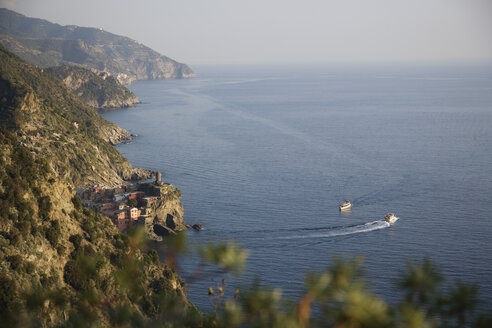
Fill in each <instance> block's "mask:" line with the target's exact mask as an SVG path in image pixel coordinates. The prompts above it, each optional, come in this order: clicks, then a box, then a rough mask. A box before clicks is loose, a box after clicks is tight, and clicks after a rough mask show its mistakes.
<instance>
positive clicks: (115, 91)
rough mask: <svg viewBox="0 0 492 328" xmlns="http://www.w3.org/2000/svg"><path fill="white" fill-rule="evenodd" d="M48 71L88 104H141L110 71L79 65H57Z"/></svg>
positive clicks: (107, 106)
mask: <svg viewBox="0 0 492 328" xmlns="http://www.w3.org/2000/svg"><path fill="white" fill-rule="evenodd" d="M46 72H47V73H49V74H51V75H53V76H54V77H55V78H57V79H59V80H60V81H62V82H63V83H64V84H65V86H66V87H67V88H68V89H70V90H71V91H72V92H73V93H74V94H75V95H77V96H78V97H80V99H82V100H83V101H84V102H85V103H86V104H87V105H89V106H91V107H94V108H98V109H105V110H107V109H115V108H125V107H131V106H134V105H136V104H139V103H140V101H139V100H138V98H137V97H136V96H135V95H134V94H133V92H131V91H130V90H128V89H127V88H126V87H125V86H124V85H122V84H121V83H120V82H119V81H118V80H117V79H116V78H115V77H114V76H112V75H111V74H110V73H109V72H102V71H96V70H94V71H90V70H88V69H85V68H83V67H79V66H55V67H49V68H47V69H46Z"/></svg>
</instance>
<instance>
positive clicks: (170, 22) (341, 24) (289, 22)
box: [0, 0, 492, 66]
mask: <svg viewBox="0 0 492 328" xmlns="http://www.w3.org/2000/svg"><path fill="white" fill-rule="evenodd" d="M0 6H1V7H6V8H9V9H11V10H14V11H17V12H19V13H21V14H23V15H26V16H29V17H35V18H41V19H46V20H48V21H51V22H53V23H58V24H61V25H79V26H87V27H101V28H103V29H104V30H106V31H108V32H111V33H114V34H119V35H124V36H128V37H130V38H132V39H134V40H136V41H138V42H140V43H142V44H145V45H146V46H149V47H150V48H152V49H154V50H156V51H158V52H160V53H162V54H164V55H166V56H169V57H171V58H173V59H175V60H177V61H179V62H183V63H186V64H189V65H190V66H194V65H199V66H203V65H217V64H229V65H232V64H242V65H251V64H273V63H275V64H279V65H285V64H300V63H304V64H328V65H329V64H339V63H346V64H350V63H353V64H361V63H368V64H397V63H415V64H417V63H443V64H446V63H455V62H487V63H492V42H491V40H492V19H491V18H492V1H489V0H476V1H463V0H434V1H422V0H418V1H403V0H395V1H391V2H389V1H381V0H378V1H371V2H367V1H362V0H350V1H345V2H342V3H339V2H325V1H318V0H312V1H305V2H300V1H278V0H272V1H268V2H261V1H258V0H251V1H247V2H240V1H225V0H210V1H206V2H205V1H200V0H187V1H177V0H172V1H162V2H158V3H156V2H152V1H149V0H147V1H140V2H133V1H126V0H124V1H117V0H107V1H95V0H87V1H84V2H77V1H73V0H65V1H63V0H44V1H35V0H0Z"/></svg>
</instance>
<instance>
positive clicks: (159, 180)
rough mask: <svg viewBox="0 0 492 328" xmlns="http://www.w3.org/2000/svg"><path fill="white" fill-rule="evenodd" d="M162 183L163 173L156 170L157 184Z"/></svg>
mask: <svg viewBox="0 0 492 328" xmlns="http://www.w3.org/2000/svg"><path fill="white" fill-rule="evenodd" d="M161 183H162V174H161V172H156V174H155V184H158V185H160V184H161Z"/></svg>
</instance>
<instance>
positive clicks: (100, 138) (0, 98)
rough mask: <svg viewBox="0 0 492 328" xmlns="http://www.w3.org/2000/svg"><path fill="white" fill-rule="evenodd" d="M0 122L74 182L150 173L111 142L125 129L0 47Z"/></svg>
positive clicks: (111, 181) (111, 182)
mask: <svg viewBox="0 0 492 328" xmlns="http://www.w3.org/2000/svg"><path fill="white" fill-rule="evenodd" d="M0 126H1V127H2V129H3V128H8V129H10V130H12V131H14V132H15V133H16V134H17V135H18V137H19V139H20V141H21V142H22V144H23V145H25V146H26V147H28V148H29V150H30V151H31V152H33V153H35V154H48V155H49V158H50V165H51V166H52V167H53V169H54V170H55V171H56V172H57V173H58V175H59V176H60V177H62V178H64V179H66V180H67V182H70V183H72V184H74V185H76V186H89V185H91V184H93V183H99V184H101V185H103V186H116V185H120V184H121V183H123V181H124V180H127V179H132V178H146V177H150V176H151V175H152V172H149V171H145V170H142V169H136V168H133V167H132V166H131V165H130V163H128V161H127V160H126V159H125V158H124V157H123V156H121V154H120V153H119V152H118V151H117V150H116V149H114V148H113V147H112V146H111V144H117V143H119V142H121V141H122V140H125V139H128V138H129V137H130V136H129V134H128V132H126V131H125V130H123V129H121V128H120V127H118V126H117V125H115V124H113V123H110V122H108V121H106V120H105V119H103V118H102V117H101V116H100V115H99V114H98V113H97V111H96V110H95V109H93V108H91V107H89V106H87V105H86V104H84V103H83V102H82V101H81V100H80V99H79V98H77V97H76V96H75V95H73V93H72V92H70V91H69V90H68V89H66V88H65V87H64V85H63V84H62V83H61V82H60V81H58V80H57V79H55V78H53V77H52V76H50V75H48V74H46V73H44V72H43V71H42V69H39V68H37V67H35V66H33V65H31V64H29V63H27V62H25V61H23V60H21V59H20V58H19V57H18V56H17V55H15V54H12V53H11V52H10V51H8V50H7V49H5V47H3V46H1V45H0ZM110 143H111V144H110Z"/></svg>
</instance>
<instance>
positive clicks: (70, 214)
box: [0, 45, 200, 327]
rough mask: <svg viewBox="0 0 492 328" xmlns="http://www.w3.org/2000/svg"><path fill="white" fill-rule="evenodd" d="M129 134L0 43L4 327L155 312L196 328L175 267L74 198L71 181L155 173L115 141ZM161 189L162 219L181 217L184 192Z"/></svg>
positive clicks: (102, 322)
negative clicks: (121, 151) (138, 164)
mask: <svg viewBox="0 0 492 328" xmlns="http://www.w3.org/2000/svg"><path fill="white" fill-rule="evenodd" d="M127 137H128V133H127V132H126V131H124V130H122V129H121V128H119V127H118V126H116V125H114V124H112V123H110V122H108V121H106V120H104V119H103V118H102V117H101V116H100V115H99V114H98V113H97V111H96V110H94V109H93V108H91V107H89V106H87V105H86V104H84V103H82V101H81V100H80V99H79V98H77V97H76V96H74V95H73V94H72V93H71V92H70V91H69V90H68V89H67V88H66V87H65V86H64V85H63V84H62V83H61V82H60V81H58V80H56V79H55V78H53V77H51V76H50V75H48V74H47V73H45V72H43V70H42V69H40V68H38V67H35V66H33V65H31V64H29V63H27V62H25V61H23V60H21V59H20V58H19V57H18V56H17V55H15V54H13V53H11V52H10V51H8V50H7V49H6V48H5V47H3V46H1V45H0V322H2V325H5V326H6V327H17V326H18V327H28V326H42V327H45V326H67V327H71V326H87V327H96V326H97V327H106V326H122V325H131V326H133V325H135V326H138V325H142V323H144V322H146V323H147V324H146V325H148V326H151V325H152V324H153V322H154V321H153V320H156V319H155V318H154V316H155V314H156V313H157V311H159V313H166V318H165V319H159V320H160V322H161V323H162V322H166V321H172V322H174V321H175V320H174V319H173V317H174V316H177V318H186V320H187V322H188V323H186V324H185V323H181V322H180V323H177V324H176V326H179V327H184V326H188V327H194V326H197V322H199V320H200V316H199V314H198V312H197V311H196V310H195V308H194V306H193V305H192V304H190V303H188V301H187V299H186V295H185V290H184V282H183V280H182V279H181V278H180V277H179V276H178V275H177V274H176V272H175V271H174V270H173V268H171V267H169V266H167V265H165V264H162V263H161V262H159V258H158V256H157V254H156V253H155V251H141V250H140V246H142V245H141V242H142V236H141V235H140V234H138V232H135V233H132V232H130V233H129V234H120V233H119V232H118V231H117V229H116V228H115V227H114V226H113V224H112V222H111V221H110V220H109V219H108V218H107V217H105V216H102V215H100V214H98V213H95V212H93V211H91V210H89V209H87V208H85V207H83V206H81V204H82V202H81V200H80V198H78V197H77V196H76V195H75V192H74V189H75V188H74V186H89V185H91V184H93V183H97V184H100V185H102V186H104V185H106V186H118V185H121V184H123V183H125V182H126V181H125V180H127V179H136V178H145V177H149V176H151V175H152V174H153V172H150V171H148V170H143V169H136V168H133V167H132V166H131V165H130V164H129V163H128V161H126V159H125V158H123V157H122V156H121V154H119V153H118V151H117V150H116V149H114V147H112V146H111V144H110V142H111V143H113V144H115V143H117V142H119V141H120V140H122V139H125V138H127ZM165 195H166V197H164V198H162V199H161V201H160V202H159V203H158V204H156V208H155V211H156V213H159V214H158V215H156V220H159V219H160V218H162V217H164V216H165V217H166V218H167V214H169V213H170V214H172V215H174V217H175V218H178V216H180V219H181V220H182V206H181V203H180V202H179V196H180V194H178V193H177V192H176V190H175V189H174V188H171V189H169V190H168V192H166V193H165ZM166 223H167V221H166ZM169 223H171V222H170V221H169ZM139 245H140V246H139ZM176 320H178V319H176ZM179 320H181V319H179ZM195 320H196V321H195ZM154 323H155V322H154Z"/></svg>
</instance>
